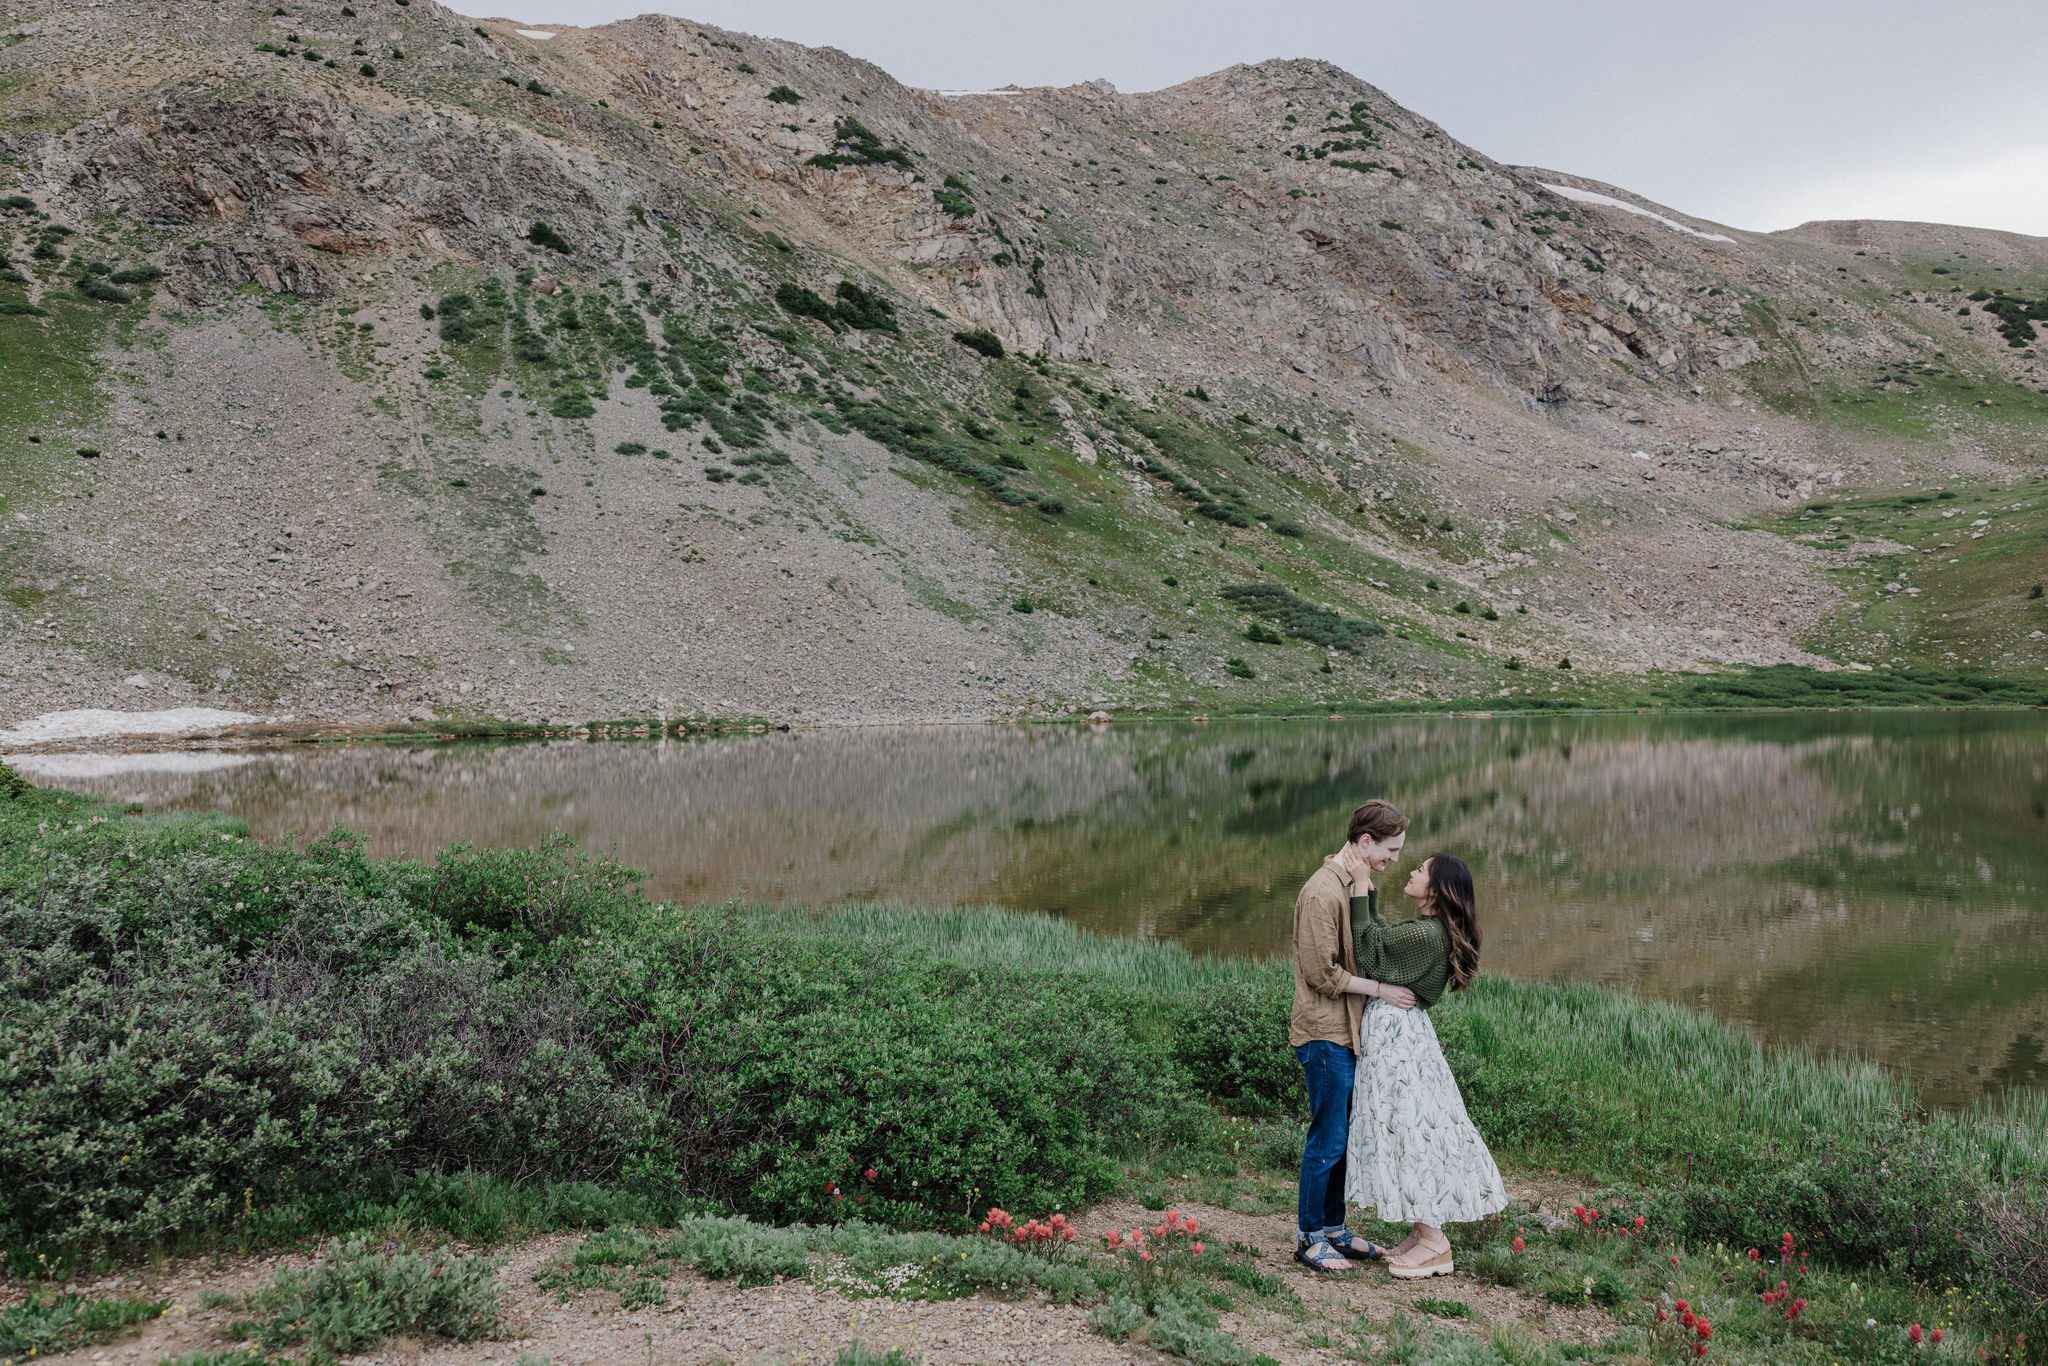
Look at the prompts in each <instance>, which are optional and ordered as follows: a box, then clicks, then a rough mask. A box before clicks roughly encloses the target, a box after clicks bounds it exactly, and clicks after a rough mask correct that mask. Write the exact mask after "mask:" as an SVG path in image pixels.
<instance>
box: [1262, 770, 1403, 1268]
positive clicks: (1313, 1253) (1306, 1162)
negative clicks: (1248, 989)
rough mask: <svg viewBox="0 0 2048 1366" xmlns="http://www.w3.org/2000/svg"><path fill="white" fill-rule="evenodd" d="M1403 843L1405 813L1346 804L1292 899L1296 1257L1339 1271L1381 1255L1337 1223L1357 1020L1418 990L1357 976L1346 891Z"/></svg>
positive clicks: (1358, 889) (1357, 889) (1362, 887)
mask: <svg viewBox="0 0 2048 1366" xmlns="http://www.w3.org/2000/svg"><path fill="white" fill-rule="evenodd" d="M1407 842H1408V818H1407V817H1406V816H1404V815H1402V814H1401V812H1400V811H1398V810H1396V809H1395V808H1394V807H1393V806H1391V805H1389V804H1388V803H1386V802H1383V801H1377V800H1375V801H1369V802H1367V803H1365V805H1363V806H1361V807H1359V808H1358V809H1357V810H1356V811H1353V812H1352V813H1351V821H1350V824H1349V825H1348V826H1347V827H1346V830H1345V836H1344V847H1343V848H1342V849H1340V850H1338V851H1337V852H1336V853H1335V854H1332V855H1331V856H1330V857H1329V858H1327V859H1324V860H1323V866H1322V867H1321V868H1318V869H1317V870H1316V873H1315V876H1313V877H1311V878H1310V879H1309V880H1308V882H1307V884H1306V885H1305V886H1303V887H1302V889H1301V895H1300V896H1299V897H1297V898H1295V902H1294V1011H1293V1015H1292V1017H1291V1018H1290V1019H1289V1021H1288V1031H1287V1035H1288V1037H1287V1041H1288V1043H1290V1044H1292V1045H1293V1047H1294V1056H1295V1057H1296V1058H1298V1059H1300V1060H1301V1071H1302V1076H1303V1078H1304V1079H1305V1080H1306V1081H1307V1082H1308V1140H1307V1142H1305V1143H1304V1144H1303V1145H1302V1151H1301V1194H1300V1201H1299V1208H1298V1210H1297V1215H1298V1219H1297V1226H1298V1229H1299V1232H1297V1234H1296V1235H1295V1245H1294V1260H1296V1261H1297V1262H1300V1263H1301V1264H1302V1265H1303V1266H1306V1267H1308V1268H1309V1269H1311V1270H1313V1271H1318V1272H1322V1273H1325V1274H1329V1275H1342V1274H1346V1273H1349V1272H1351V1271H1352V1270H1354V1269H1355V1268H1354V1267H1353V1266H1352V1262H1353V1261H1354V1260H1355V1261H1370V1260H1374V1259H1377V1258H1379V1257H1381V1256H1384V1255H1385V1253H1384V1251H1383V1249H1381V1248H1378V1247H1375V1246H1374V1245H1373V1244H1371V1243H1369V1242H1366V1241H1365V1240H1364V1239H1354V1238H1353V1237H1352V1236H1351V1230H1350V1229H1348V1228H1346V1227H1345V1226H1344V1150H1345V1147H1346V1145H1347V1144H1348V1142H1349V1140H1350V1136H1351V1086H1352V1082H1353V1081H1354V1079H1355V1078H1356V1075H1357V1071H1358V1033H1359V1024H1360V1021H1361V1020H1362V1019H1363V1017H1364V1014H1365V1002H1366V999H1367V998H1368V997H1378V998H1379V999H1380V1000H1382V1001H1385V1002H1387V1003H1388V1004H1390V1005H1397V1006H1400V1007H1402V1008H1403V1009H1406V1008H1408V1007H1411V1006H1413V1005H1414V1004H1415V994H1414V993H1413V992H1411V991H1409V990H1408V989H1407V988H1406V987H1397V986H1388V985H1386V984H1384V983H1380V982H1375V981H1372V980H1370V979H1369V978H1365V977H1360V976H1359V975H1358V963H1357V961H1356V959H1355V957H1354V955H1353V952H1352V940H1351V898H1352V897H1354V896H1364V897H1367V898H1374V897H1376V896H1377V895H1378V893H1377V892H1376V891H1375V890H1374V889H1373V886H1372V875H1373V874H1374V873H1377V872H1381V871H1382V870H1384V869H1386V868H1387V867H1388V866H1390V865H1391V864H1392V863H1393V862H1394V860H1395V859H1397V858H1399V857H1400V855H1401V846H1403V845H1404V844H1406V843H1407Z"/></svg>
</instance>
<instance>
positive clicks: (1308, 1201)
mask: <svg viewBox="0 0 2048 1366" xmlns="http://www.w3.org/2000/svg"><path fill="white" fill-rule="evenodd" d="M1294 1056H1295V1057H1297V1058H1299V1059H1300V1060H1301V1072H1302V1076H1303V1077H1304V1078H1305V1079H1306V1080H1307V1081H1308V1141H1307V1142H1305V1143H1303V1144H1302V1148H1301V1202H1300V1208H1299V1210H1298V1211H1297V1214H1298V1216H1299V1219H1300V1224H1301V1231H1302V1232H1303V1233H1308V1234H1315V1233H1320V1232H1322V1231H1323V1230H1324V1229H1326V1228H1339V1227H1341V1226H1342V1225H1343V1223H1344V1150H1345V1148H1346V1147H1347V1146H1348V1145H1349V1143H1350V1141H1351V1083H1352V1082H1353V1081H1354V1080H1356V1079H1357V1076H1358V1059H1357V1057H1356V1056H1354V1055H1353V1054H1352V1052H1351V1050H1350V1049H1348V1048H1346V1047H1345V1046H1344V1045H1343V1044H1341V1043H1331V1042H1329V1041H1328V1040H1326V1039H1311V1040H1309V1041H1308V1042H1307V1043H1305V1044H1302V1045H1300V1046H1299V1047H1297V1048H1296V1049H1295V1050H1294Z"/></svg>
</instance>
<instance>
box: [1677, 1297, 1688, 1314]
mask: <svg viewBox="0 0 2048 1366" xmlns="http://www.w3.org/2000/svg"><path fill="white" fill-rule="evenodd" d="M1673 1307H1674V1308H1675V1309H1677V1310H1678V1312H1679V1313H1681V1314H1683V1313H1684V1312H1685V1311H1686V1310H1687V1309H1688V1308H1690V1307H1691V1306H1689V1305H1688V1304H1686V1302H1685V1301H1684V1300H1680V1301H1679V1302H1678V1303H1677V1304H1676V1305H1674V1306H1673Z"/></svg>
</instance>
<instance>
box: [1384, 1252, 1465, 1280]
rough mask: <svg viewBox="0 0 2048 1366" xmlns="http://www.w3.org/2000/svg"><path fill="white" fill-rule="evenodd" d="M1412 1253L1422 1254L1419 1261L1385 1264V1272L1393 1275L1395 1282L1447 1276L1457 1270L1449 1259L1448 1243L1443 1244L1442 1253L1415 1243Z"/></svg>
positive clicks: (1455, 1265)
mask: <svg viewBox="0 0 2048 1366" xmlns="http://www.w3.org/2000/svg"><path fill="white" fill-rule="evenodd" d="M1414 1251H1415V1252H1420V1253H1421V1254H1422V1258H1421V1260H1419V1261H1410V1262H1403V1261H1392V1262H1388V1263H1387V1270H1388V1271H1389V1272H1391V1273H1392V1274H1393V1276H1394V1279H1395V1280H1400V1281H1421V1280H1427V1279H1428V1278H1429V1277H1431V1276H1448V1275H1450V1274H1451V1273H1452V1272H1454V1271H1456V1270H1457V1269H1458V1268H1457V1264H1456V1263H1455V1262H1454V1261H1452V1259H1451V1245H1450V1244H1449V1243H1445V1244H1444V1246H1443V1250H1442V1251H1438V1250H1437V1249H1435V1248H1433V1247H1431V1246H1430V1245H1429V1244H1428V1243H1417V1244H1416V1245H1415V1248H1414ZM1411 1255H1412V1254H1411Z"/></svg>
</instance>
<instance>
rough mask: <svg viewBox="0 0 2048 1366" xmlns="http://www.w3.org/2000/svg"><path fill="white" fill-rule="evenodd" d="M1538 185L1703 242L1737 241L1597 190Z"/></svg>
mask: <svg viewBox="0 0 2048 1366" xmlns="http://www.w3.org/2000/svg"><path fill="white" fill-rule="evenodd" d="M1536 183H1537V184H1539V185H1541V186H1542V187H1543V188H1544V189H1546V190H1548V191H1550V192H1551V193H1552V194H1561V195H1563V196H1564V197H1565V198H1566V199H1576V200H1577V201H1578V202H1579V203H1581V204H1600V205H1604V206H1605V207H1607V208H1610V209H1626V210H1627V211H1628V212H1630V213H1632V214H1635V215H1637V216H1638V217H1641V218H1648V219H1651V220H1653V221H1655V222H1658V223H1662V224H1663V225H1664V226H1665V227H1667V228H1674V229H1676V230H1677V231H1679V232H1683V233H1688V234H1690V235H1692V236H1694V237H1697V238H1700V239H1701V240H1703V241H1707V242H1727V243H1730V244H1732V243H1733V242H1734V241H1735V239H1734V238H1732V237H1728V236H1726V235H1724V234H1722V233H1718V232H1701V231H1700V230H1699V229H1698V228H1695V227H1690V226H1688V225H1687V224H1684V223H1681V222H1679V221H1678V220H1677V219H1675V218H1666V217H1665V216H1664V215H1663V214H1661V213H1657V212H1655V211H1654V210H1651V209H1646V208H1644V207H1643V206H1642V205H1640V204H1631V203H1629V202H1628V201H1627V200H1626V199H1616V198H1615V197H1614V196H1613V195H1611V194H1601V193H1599V192H1598V191H1596V190H1582V189H1580V188H1578V186H1576V185H1552V184H1551V183H1550V182H1549V181H1545V180H1539V181H1537V182H1536Z"/></svg>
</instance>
